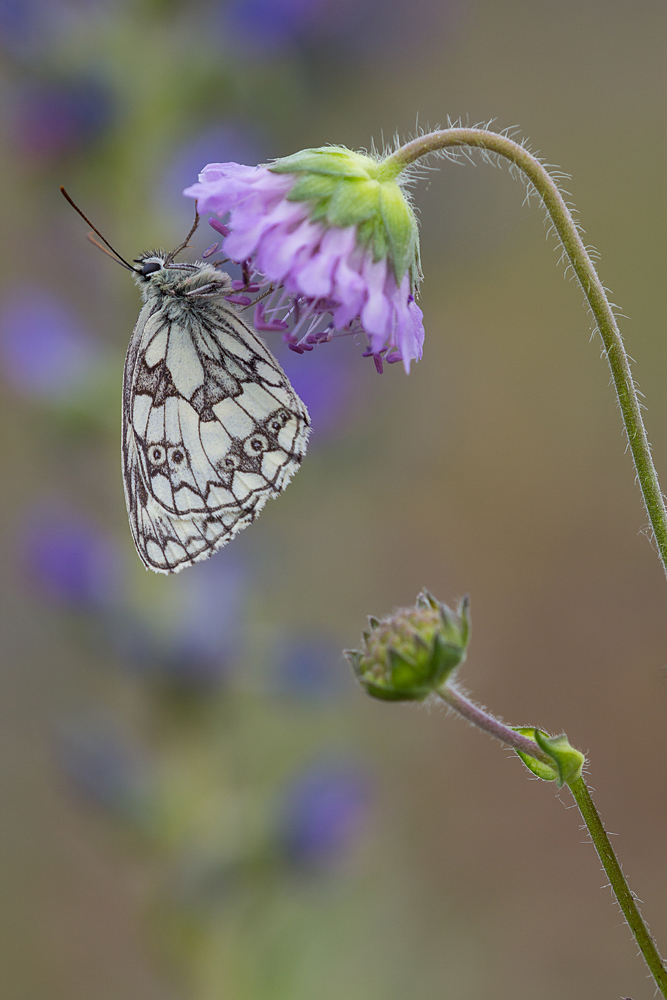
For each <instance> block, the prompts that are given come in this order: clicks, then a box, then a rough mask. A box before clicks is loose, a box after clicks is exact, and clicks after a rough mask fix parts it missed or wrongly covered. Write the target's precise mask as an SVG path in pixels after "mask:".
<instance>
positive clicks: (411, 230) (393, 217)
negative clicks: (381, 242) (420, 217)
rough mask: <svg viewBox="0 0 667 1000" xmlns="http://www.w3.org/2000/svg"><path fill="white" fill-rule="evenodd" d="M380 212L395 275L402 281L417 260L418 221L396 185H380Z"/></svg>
mask: <svg viewBox="0 0 667 1000" xmlns="http://www.w3.org/2000/svg"><path fill="white" fill-rule="evenodd" d="M380 211H381V213H382V220H383V222H384V225H385V230H386V233H387V235H388V237H389V244H390V247H391V255H392V263H393V265H394V273H395V274H396V278H397V280H398V281H400V280H401V278H402V277H403V275H404V274H405V272H406V271H407V270H408V268H409V267H410V264H411V262H412V261H413V260H414V258H415V246H416V243H417V239H418V237H417V220H416V219H415V216H414V212H413V211H412V209H411V208H410V206H409V204H408V202H407V201H406V199H405V195H404V194H403V192H402V191H401V189H400V188H399V186H398V185H397V184H395V183H388V184H387V183H385V184H381V185H380Z"/></svg>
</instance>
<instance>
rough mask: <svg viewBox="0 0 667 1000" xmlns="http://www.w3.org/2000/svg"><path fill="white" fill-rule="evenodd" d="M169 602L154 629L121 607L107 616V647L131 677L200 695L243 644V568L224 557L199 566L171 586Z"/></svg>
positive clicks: (224, 672) (225, 669)
mask: <svg viewBox="0 0 667 1000" xmlns="http://www.w3.org/2000/svg"><path fill="white" fill-rule="evenodd" d="M170 596H171V598H172V602H173V603H172V604H171V605H170V613H169V614H168V615H167V616H166V621H165V620H164V616H161V620H160V622H159V624H157V623H155V622H152V621H151V620H150V619H149V618H148V617H139V616H138V615H137V613H136V611H134V610H133V609H129V608H125V607H124V608H122V609H120V610H119V611H114V612H113V613H112V614H110V615H108V616H107V617H106V619H105V624H106V633H107V635H108V641H109V642H110V644H111V646H112V648H113V649H114V651H115V653H116V655H117V656H118V657H119V659H120V660H122V661H124V662H125V663H126V664H127V665H128V666H129V667H132V668H133V669H135V670H136V671H137V672H140V673H142V674H143V675H145V676H150V677H153V678H155V679H157V680H159V681H161V682H167V683H168V684H171V685H174V687H176V688H178V689H187V690H189V691H191V692H196V691H201V692H202V693H205V692H206V691H207V690H209V689H210V687H211V686H212V685H216V684H219V683H220V682H221V681H223V680H224V679H225V677H226V675H227V674H228V672H229V669H230V665H231V663H232V662H233V660H234V659H235V658H236V656H237V655H238V652H239V649H240V647H241V644H242V642H243V638H244V606H245V602H246V598H247V570H246V567H245V565H244V564H243V563H242V562H241V561H240V560H239V559H238V558H230V557H227V558H226V559H211V560H207V561H206V562H204V563H199V564H197V565H196V566H193V567H192V571H191V572H190V573H188V574H184V575H183V576H182V577H178V578H177V579H176V580H174V581H173V585H172V587H171V588H170ZM163 611H164V609H163Z"/></svg>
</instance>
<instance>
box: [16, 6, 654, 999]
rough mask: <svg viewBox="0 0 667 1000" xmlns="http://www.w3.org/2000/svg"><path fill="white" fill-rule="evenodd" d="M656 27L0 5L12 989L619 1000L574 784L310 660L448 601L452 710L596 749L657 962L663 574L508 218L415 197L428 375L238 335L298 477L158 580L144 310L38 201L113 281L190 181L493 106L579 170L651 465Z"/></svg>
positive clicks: (180, 211) (605, 429) (620, 18)
mask: <svg viewBox="0 0 667 1000" xmlns="http://www.w3.org/2000/svg"><path fill="white" fill-rule="evenodd" d="M666 29H667V24H666V12H665V8H664V4H663V3H661V2H659V0H632V2H630V0H588V2H586V3H584V4H582V3H580V2H574V0H561V2H560V3H558V4H554V3H547V2H545V0H505V2H503V3H500V4H499V3H495V2H493V0H411V2H407V0H227V2H223V0H219V2H218V0H207V2H204V0H187V2H186V0H171V2H169V0H116V2H114V0H0V49H1V51H2V70H1V73H2V94H1V98H0V100H1V105H0V107H1V110H2V116H1V117H2V121H1V125H0V129H1V133H0V162H1V168H2V177H3V184H2V186H1V188H0V199H1V205H0V218H1V219H2V224H3V240H2V243H3V248H4V254H3V265H2V274H1V289H0V294H1V299H0V374H1V378H2V393H1V395H0V407H1V410H2V428H3V429H2V435H1V437H0V445H1V448H2V491H1V499H2V526H3V532H2V541H1V543H0V544H1V545H2V562H1V569H0V587H1V588H2V597H1V605H2V642H3V648H2V660H1V663H0V794H1V796H2V808H1V810H0V878H1V884H2V900H3V903H2V915H1V919H0V952H1V955H2V957H1V961H0V995H1V996H2V997H6V998H7V1000H35V998H39V997H49V1000H84V998H85V1000H89V998H91V997H94V998H95V1000H125V998H127V1000H131V998H132V1000H133V998H136V997H142V998H143V1000H158V998H159V1000H269V998H270V1000H283V998H284V1000H288V998H289V1000H314V998H317V1000H340V998H341V997H346V998H347V997H349V998H350V1000H357V998H358V1000H362V998H363V1000H374V998H378V1000H380V998H382V1000H403V998H404V997H407V996H409V997H414V998H418V1000H436V998H438V1000H440V998H442V997H447V998H449V997H455V998H457V1000H477V998H482V997H489V996H493V997H494V998H496V1000H510V998H514V997H516V996H518V995H521V996H528V997H530V998H531V1000H557V998H558V1000H560V998H561V997H564V996H567V997H568V998H569V1000H591V998H594V997H595V998H598V997H599V998H613V997H618V996H632V997H633V998H634V1000H642V998H649V997H652V996H653V987H652V985H651V982H650V981H648V980H647V979H646V976H645V971H644V967H643V965H642V963H641V962H640V961H639V960H638V959H636V957H635V950H636V949H635V946H634V944H633V943H632V940H631V938H630V934H629V932H628V931H627V929H626V928H625V927H623V925H622V920H621V917H620V914H619V912H618V910H617V909H615V908H614V907H613V906H612V903H611V900H610V894H609V891H608V890H606V889H603V888H602V887H603V884H604V881H605V879H604V876H603V874H602V873H601V872H600V870H599V865H598V862H597V860H596V858H595V856H594V852H593V849H592V847H591V846H590V845H588V844H586V842H585V840H586V838H585V836H584V835H583V834H582V833H581V831H580V829H579V823H578V816H577V814H576V813H575V812H574V811H572V810H570V809H569V808H568V807H569V805H570V802H569V799H568V795H567V794H565V793H563V794H561V795H560V796H557V795H556V794H555V792H554V790H553V789H552V788H551V787H550V786H548V785H546V784H544V783H539V782H537V781H534V780H529V779H528V776H527V772H526V771H525V770H524V769H523V767H522V765H521V764H520V763H519V761H518V760H517V759H516V758H513V757H512V756H511V755H509V754H508V752H507V751H504V750H503V749H502V748H500V746H498V745H494V744H493V743H492V742H491V741H490V740H488V739H487V738H486V737H484V736H482V735H481V734H479V733H477V732H475V731H473V730H471V729H469V728H468V727H467V726H466V725H465V724H463V723H462V722H461V721H459V720H457V719H455V718H453V717H448V716H447V715H446V714H445V712H443V711H439V710H437V709H431V710H430V711H429V710H428V709H425V708H424V707H420V708H415V707H407V708H406V707H404V706H396V705H387V704H382V703H375V702H372V701H371V700H370V699H368V698H366V697H365V696H363V695H362V693H361V691H360V690H357V689H356V688H355V687H354V685H353V682H352V680H351V679H350V677H349V674H348V668H347V666H346V665H345V663H344V661H343V660H342V658H341V655H340V650H341V649H342V648H343V647H346V646H353V645H355V644H356V643H357V641H358V637H359V633H360V631H361V629H362V627H363V626H364V623H365V616H366V615H367V614H375V615H382V614H386V613H388V612H389V611H390V610H391V608H392V607H393V606H395V605H401V604H406V603H412V601H413V600H414V598H415V596H416V593H417V592H418V590H419V589H420V587H421V586H423V585H426V586H428V587H429V588H430V589H431V590H433V591H434V592H435V593H436V594H437V595H438V596H439V597H440V598H441V599H444V600H447V601H449V602H450V603H453V602H454V601H455V600H456V599H457V598H458V597H459V596H460V595H461V594H462V593H464V592H466V591H469V592H470V593H471V595H472V610H473V624H474V627H473V640H472V645H471V648H470V653H469V659H468V664H467V665H466V668H465V674H464V680H465V683H466V685H467V687H468V689H469V690H470V691H471V692H472V693H473V694H474V696H475V697H477V698H478V700H480V701H482V702H483V703H484V704H487V705H489V706H490V707H491V708H492V709H493V710H494V711H496V712H497V713H500V714H501V715H502V716H503V717H504V718H505V719H506V720H507V721H508V722H510V723H514V724H535V725H540V726H543V727H545V728H547V729H550V730H551V731H554V732H559V731H561V730H565V731H566V732H567V733H568V734H569V736H570V738H571V740H572V742H573V743H574V744H575V745H577V746H580V747H581V748H582V749H584V750H586V751H587V752H588V753H589V755H590V760H591V775H590V780H591V784H592V785H593V786H594V787H595V789H596V790H597V791H596V799H597V802H598V805H599V808H600V809H601V812H602V814H603V816H604V818H605V820H606V822H607V825H608V827H609V829H610V830H612V831H614V832H615V833H617V834H618V836H617V837H616V838H615V844H616V846H617V847H618V850H619V851H620V855H621V858H622V861H623V864H624V867H625V871H626V873H627V875H628V876H629V878H630V880H631V884H632V886H633V888H634V889H635V891H636V892H637V894H638V895H639V897H640V898H641V899H642V900H643V901H644V910H645V914H646V916H647V918H648V919H649V922H650V924H651V928H652V930H653V932H654V934H655V935H656V936H657V938H658V940H659V941H660V940H662V942H663V947H667V944H665V942H666V941H667V846H666V845H667V838H666V832H667V802H666V795H665V791H666V790H665V779H664V773H665V769H664V756H665V751H666V749H667V748H666V735H665V726H664V717H665V710H666V709H667V616H666V615H665V606H666V604H665V602H666V599H667V588H666V584H665V580H664V579H663V577H662V574H661V570H660V567H659V565H658V561H657V559H656V557H655V554H654V552H653V550H652V547H651V543H650V541H649V539H648V537H647V533H646V518H645V515H644V512H643V510H642V505H641V501H640V496H639V492H638V490H637V488H636V486H635V483H634V475H633V471H632V467H631V463H630V459H629V456H628V455H627V454H626V453H625V443H624V439H623V434H622V428H621V420H620V416H619V414H618V412H617V407H616V404H615V401H614V397H613V392H612V390H611V388H610V386H609V384H608V382H609V377H608V372H607V369H606V365H605V363H604V361H603V360H601V359H600V349H599V344H598V342H597V341H596V340H595V339H593V340H592V341H591V340H590V338H589V328H590V324H589V319H588V317H587V315H586V313H585V310H584V309H583V307H582V303H581V295H580V292H579V289H578V288H577V287H576V285H575V284H573V283H572V282H568V281H565V280H563V279H564V272H563V268H562V267H558V266H557V260H558V255H559V251H558V249H557V248H556V247H555V244H554V241H553V240H545V226H544V223H543V218H542V213H541V211H540V209H539V207H538V206H537V205H536V204H530V205H527V206H526V205H524V204H523V198H524V190H523V188H522V186H521V185H520V184H518V183H517V182H516V181H514V180H512V179H511V177H510V176H509V174H508V171H507V170H506V169H503V170H499V169H494V168H492V167H491V166H489V165H485V164H481V163H480V164H479V165H478V166H477V167H475V166H472V165H470V164H467V165H465V166H462V165H454V164H447V163H445V164H442V166H441V168H440V169H438V170H437V171H435V172H432V173H430V174H429V176H428V177H427V179H426V180H424V181H422V182H421V183H420V184H419V186H418V189H417V192H416V199H417V204H418V207H419V209H420V213H421V219H422V238H423V243H422V251H423V264H424V270H425V274H426V280H425V282H424V286H423V294H422V299H421V305H422V307H423V309H424V313H425V322H426V330H427V340H426V350H425V356H424V360H423V361H422V362H421V363H420V364H419V365H417V366H415V368H414V370H413V372H412V374H411V375H410V376H409V377H406V376H405V374H404V373H403V372H402V370H400V369H401V366H400V365H395V366H391V367H390V368H389V370H387V371H386V372H385V374H384V375H383V376H382V377H378V375H377V374H376V373H375V370H374V368H373V364H372V361H371V360H370V359H363V358H362V357H361V352H362V349H363V347H362V346H361V345H357V344H353V343H350V342H348V341H345V340H341V341H337V342H334V343H333V344H330V345H325V346H323V347H321V348H318V349H317V350H316V351H314V352H313V353H312V354H307V355H304V356H302V357H299V356H296V355H289V354H288V355H287V356H286V352H285V351H284V350H283V349H282V348H281V346H280V344H279V343H277V342H276V343H275V344H272V346H273V347H274V349H275V350H276V351H277V353H278V354H279V356H280V358H281V360H282V361H283V363H284V364H285V366H286V367H287V369H288V371H289V374H290V376H291V377H292V379H293V381H294V384H295V386H296V387H297V389H298V391H300V392H301V394H302V395H303V397H304V399H305V400H306V402H307V403H308V405H309V406H310V408H311V412H312V416H313V424H314V433H313V437H312V444H311V446H310V451H309V455H308V458H307V461H306V462H305V464H304V466H303V468H302V471H301V472H300V473H299V475H298V476H297V478H296V479H295V481H294V482H293V484H292V485H290V487H289V489H288V491H287V492H286V493H285V495H284V496H282V497H281V498H280V499H279V500H278V501H276V502H272V503H270V504H269V505H268V506H267V508H266V509H265V511H264V513H263V514H262V517H261V518H260V520H259V521H258V522H257V523H256V524H255V525H253V526H252V528H251V530H250V531H248V532H245V533H244V534H243V535H241V536H239V538H238V539H236V540H235V541H234V542H233V544H231V545H230V546H229V547H228V548H226V549H225V550H224V551H223V552H221V553H219V554H218V555H217V556H216V557H215V558H214V559H212V560H211V561H209V562H207V563H206V564H205V565H201V566H199V567H195V568H193V569H191V570H187V571H186V572H185V573H183V574H181V575H180V576H178V577H174V578H164V577H154V576H152V575H149V574H147V573H146V572H145V571H144V570H143V568H142V567H141V565H140V563H139V560H138V559H137V557H136V555H135V553H134V550H133V546H132V542H131V538H130V534H129V530H128V527H127V522H126V515H125V507H124V502H123V494H122V486H121V478H120V469H119V423H120V420H119V417H120V414H119V406H120V381H121V371H122V364H123V356H124V351H125V349H126V346H127V342H128V339H129V335H130V332H131V330H132V326H133V324H134V322H135V318H136V315H137V312H138V306H139V298H138V292H137V290H136V288H135V287H134V285H133V283H132V282H131V280H130V279H129V277H128V275H127V274H126V273H125V272H124V271H122V270H121V269H120V268H119V267H116V266H114V265H113V264H112V263H111V261H109V260H108V259H106V258H104V257H103V256H102V255H101V254H99V253H98V252H97V251H96V250H95V249H94V248H93V247H91V245H90V244H89V243H87V242H86V239H85V235H86V227H85V225H84V223H83V222H82V220H81V219H79V218H78V217H77V216H76V215H75V213H74V212H72V210H71V209H70V208H69V207H68V206H67V205H66V203H65V202H64V200H63V199H62V198H61V197H60V194H59V192H58V187H59V185H60V184H65V185H66V186H67V187H68V189H69V190H70V192H71V194H72V195H73V196H74V197H75V199H76V200H77V201H78V202H79V203H80V204H81V206H82V207H83V209H84V211H86V212H87V213H88V214H89V216H90V217H91V218H92V219H93V221H94V222H95V223H96V225H97V226H98V227H99V228H100V229H101V230H102V231H103V232H104V233H105V234H106V235H107V237H108V238H109V239H110V241H111V242H112V243H113V244H114V245H115V246H116V247H117V248H118V250H119V251H120V252H121V253H122V254H124V255H125V256H128V257H134V256H135V255H136V254H137V253H139V252H140V251H142V250H145V249H148V248H151V247H154V246H156V245H165V246H167V247H172V246H174V245H176V243H178V242H180V240H181V239H182V237H183V235H184V233H185V231H186V230H187V227H188V225H189V222H190V218H191V212H192V204H191V202H190V201H189V200H186V199H184V198H183V197H182V196H181V193H180V192H181V190H182V188H183V187H184V186H185V185H186V184H188V183H192V182H193V181H194V180H195V178H196V175H197V172H198V171H199V170H200V169H201V167H203V166H204V165H205V164H206V163H207V162H209V161H216V160H217V161H219V160H238V161H240V162H245V163H257V162H263V161H264V160H266V159H268V158H270V157H272V156H280V155H286V154H288V153H291V152H294V151H295V150H297V149H300V148H302V147H304V146H316V145H321V144H324V143H327V142H333V143H342V144H346V145H349V146H351V147H355V148H362V147H368V146H370V144H371V141H374V142H375V143H376V145H378V146H382V143H383V140H384V139H386V140H389V139H391V138H392V137H393V135H394V133H395V132H398V134H399V135H400V136H402V137H409V136H410V135H412V134H414V131H415V128H416V127H417V119H418V121H419V125H420V126H435V125H437V124H442V123H443V122H446V118H447V116H448V115H449V116H451V117H452V118H453V119H457V118H459V117H461V118H462V119H463V121H464V122H469V123H476V122H480V121H488V120H489V119H492V118H494V119H496V122H497V125H498V126H499V127H506V126H512V125H517V126H518V128H519V132H520V134H521V135H525V136H527V137H529V138H530V140H531V142H532V145H533V148H536V149H538V150H539V151H540V152H541V153H542V154H543V155H544V157H545V158H546V160H547V161H548V162H550V163H558V164H559V165H560V166H561V167H562V168H563V169H564V170H566V171H568V172H569V173H571V174H572V175H573V180H572V181H571V183H570V184H569V185H568V187H569V190H570V191H571V192H572V195H573V198H574V200H575V203H576V205H577V206H578V208H579V211H580V214H581V219H582V223H583V225H584V227H585V229H586V233H587V237H586V238H587V240H588V241H589V242H590V243H593V244H594V245H595V246H596V247H597V248H598V249H599V250H600V252H601V254H602V263H601V272H602V276H603V279H604V281H605V282H606V284H607V285H608V286H609V287H610V288H611V289H613V292H614V297H615V299H616V301H618V302H619V303H620V304H621V306H622V311H623V312H624V313H625V314H626V315H627V316H628V317H630V319H629V320H625V321H624V322H623V329H624V332H625V334H626V337H627V341H628V347H629V351H630V353H631V354H632V356H633V357H634V358H635V359H636V366H635V371H636V375H637V377H638V380H639V384H640V386H641V388H642V389H643V391H644V392H645V394H646V398H647V402H648V410H647V420H648V426H649V431H650V435H651V438H652V441H653V444H654V450H655V458H656V462H657V465H658V467H659V469H660V470H662V473H663V477H665V476H667V392H666V391H665V386H666V385H667V338H666V337H665V326H666V324H665V320H666V316H665V305H664V302H665V300H664V295H663V286H664V277H663V275H664V265H665V252H664V236H663V233H664V226H665V200H664V183H663V175H664V162H665V153H666V149H665V138H664V135H665V129H664V121H665V111H666V98H665V93H666V91H665V84H666V82H667V81H666V79H665V77H666V72H665V66H666V63H665V42H666V41H667V30H666ZM210 242H211V235H210V234H209V235H208V236H207V227H205V226H204V227H202V230H201V231H200V232H199V233H198V234H197V235H196V237H195V239H194V249H193V251H192V253H195V254H197V255H199V254H200V253H201V251H202V250H203V249H204V248H205V247H206V246H207V244H208V243H210ZM277 339H278V337H277V335H276V341H277Z"/></svg>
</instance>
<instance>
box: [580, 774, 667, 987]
mask: <svg viewBox="0 0 667 1000" xmlns="http://www.w3.org/2000/svg"><path fill="white" fill-rule="evenodd" d="M569 788H570V791H571V792H572V795H573V796H574V801H575V802H576V803H577V805H578V807H579V812H580V813H581V815H582V817H583V820H584V822H585V824H586V826H587V828H588V832H589V833H590V835H591V840H592V841H593V844H594V845H595V850H596V851H597V852H598V857H599V858H600V861H601V862H602V867H603V868H604V870H605V872H606V873H607V878H608V879H609V883H610V885H611V887H612V889H613V891H614V895H615V896H616V899H617V900H618V905H619V906H620V907H621V910H622V911H623V916H624V917H625V919H626V920H627V922H628V924H629V925H630V930H631V931H632V933H633V934H634V937H635V941H636V942H637V944H638V946H639V950H640V951H641V953H642V955H643V956H644V961H645V962H646V964H647V965H648V967H649V969H650V970H651V974H652V976H653V978H654V979H655V981H656V984H657V986H658V989H659V990H660V992H661V993H662V995H663V997H667V969H665V966H664V964H663V961H662V959H661V957H660V953H659V951H658V949H657V948H656V945H655V941H654V940H653V938H652V937H651V935H650V933H649V929H648V927H647V926H646V924H645V923H644V920H643V918H642V915H641V913H640V912H639V909H638V907H637V904H636V902H635V897H634V896H633V894H632V892H631V891H630V888H629V886H628V883H627V882H626V880H625V876H624V875H623V872H622V870H621V866H620V864H619V863H618V858H617V857H616V855H615V854H614V850H613V848H612V846H611V844H610V843H609V837H608V836H607V832H606V830H605V828H604V825H603V823H602V820H601V819H600V814H599V813H598V811H597V809H596V808H595V803H594V802H593V800H592V798H591V796H590V792H589V791H588V788H587V787H586V782H585V781H584V779H583V778H582V777H579V778H576V779H575V780H574V781H572V782H571V783H570V785H569Z"/></svg>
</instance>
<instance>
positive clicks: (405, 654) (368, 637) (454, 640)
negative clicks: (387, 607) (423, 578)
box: [345, 590, 469, 701]
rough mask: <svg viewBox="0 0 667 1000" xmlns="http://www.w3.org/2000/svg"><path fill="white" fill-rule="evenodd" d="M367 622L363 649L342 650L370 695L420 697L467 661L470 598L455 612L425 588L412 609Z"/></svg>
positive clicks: (402, 698) (390, 698)
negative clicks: (367, 626) (367, 627)
mask: <svg viewBox="0 0 667 1000" xmlns="http://www.w3.org/2000/svg"><path fill="white" fill-rule="evenodd" d="M368 624H369V629H368V631H367V632H364V634H363V649H362V650H357V649H348V650H346V651H345V655H346V657H347V658H348V660H349V661H350V664H351V666H352V669H353V670H354V673H355V675H356V677H357V679H358V680H359V681H360V683H361V684H363V686H364V687H365V688H366V691H367V692H368V694H370V695H372V696H373V697H374V698H382V699H384V700H385V701H421V700H423V699H424V698H427V697H428V695H429V694H431V693H432V692H433V691H436V690H437V689H438V688H440V687H442V685H443V684H444V683H445V681H446V680H447V678H448V677H449V676H450V674H451V673H452V672H453V671H454V670H455V669H456V667H458V665H459V664H460V663H462V662H463V660H464V659H465V655H466V647H467V645H468V635H469V623H468V598H467V597H464V598H463V599H462V600H461V602H460V604H459V607H458V609H457V610H456V611H453V610H452V609H451V608H449V607H447V605H446V604H441V603H440V602H439V601H436V599H435V597H433V595H432V594H429V592H428V591H426V590H424V591H422V593H421V594H420V595H419V597H418V598H417V603H416V604H415V606H414V607H412V608H399V609H398V610H397V611H395V612H394V614H393V615H390V616H389V617H388V618H383V619H381V620H378V619H377V618H369V619H368Z"/></svg>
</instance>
